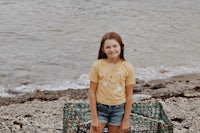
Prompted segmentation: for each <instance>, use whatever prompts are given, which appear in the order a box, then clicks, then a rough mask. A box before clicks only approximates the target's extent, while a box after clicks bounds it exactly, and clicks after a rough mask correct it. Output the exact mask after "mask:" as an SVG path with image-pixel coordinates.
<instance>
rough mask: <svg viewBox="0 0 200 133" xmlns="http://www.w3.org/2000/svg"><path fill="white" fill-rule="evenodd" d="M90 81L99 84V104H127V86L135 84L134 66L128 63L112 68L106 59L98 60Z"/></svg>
mask: <svg viewBox="0 0 200 133" xmlns="http://www.w3.org/2000/svg"><path fill="white" fill-rule="evenodd" d="M89 79H90V81H92V82H94V83H97V84H98V87H97V92H96V98H97V102H100V103H102V104H106V105H118V104H122V103H125V102H126V95H125V86H127V85H133V84H135V74H134V69H133V66H132V65H131V64H130V63H129V62H127V61H123V62H122V63H121V64H120V65H118V66H110V64H108V63H107V62H106V59H99V60H96V61H95V62H94V63H93V65H92V68H91V71H90V74H89Z"/></svg>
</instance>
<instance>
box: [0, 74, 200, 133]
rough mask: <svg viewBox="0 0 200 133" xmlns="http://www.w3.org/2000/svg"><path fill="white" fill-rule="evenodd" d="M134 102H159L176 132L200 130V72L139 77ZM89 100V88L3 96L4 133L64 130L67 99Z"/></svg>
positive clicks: (0, 116)
mask: <svg viewBox="0 0 200 133" xmlns="http://www.w3.org/2000/svg"><path fill="white" fill-rule="evenodd" d="M136 81H137V84H136V85H135V89H134V95H133V102H155V101H159V102H160V103H161V104H162V105H163V107H164V111H165V113H166V114H167V116H168V118H169V119H170V120H171V122H172V123H173V125H174V133H199V132H200V127H199V124H200V108H199V107H200V74H199V73H196V74H194V73H192V74H186V75H177V76H173V77H170V78H167V79H157V80H152V81H148V82H146V81H144V80H142V79H137V80H136ZM76 101H78V102H81V101H88V89H87V88H86V89H78V90H74V89H68V90H62V91H40V90H37V91H35V92H34V93H31V94H24V95H20V96H15V97H7V98H5V97H2V98H0V133H61V132H62V126H63V125H62V123H63V107H64V104H65V103H66V102H76Z"/></svg>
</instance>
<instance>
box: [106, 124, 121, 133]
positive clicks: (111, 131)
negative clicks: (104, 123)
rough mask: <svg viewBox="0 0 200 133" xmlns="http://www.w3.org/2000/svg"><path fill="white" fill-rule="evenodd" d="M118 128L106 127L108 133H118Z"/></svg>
mask: <svg viewBox="0 0 200 133" xmlns="http://www.w3.org/2000/svg"><path fill="white" fill-rule="evenodd" d="M119 128H120V126H112V125H108V133H119Z"/></svg>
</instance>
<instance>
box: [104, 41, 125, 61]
mask: <svg viewBox="0 0 200 133" xmlns="http://www.w3.org/2000/svg"><path fill="white" fill-rule="evenodd" d="M102 51H103V52H104V53H105V54H106V55H107V57H108V58H120V53H121V47H120V44H119V43H118V42H117V41H116V40H114V39H107V40H105V42H104V45H103V47H102Z"/></svg>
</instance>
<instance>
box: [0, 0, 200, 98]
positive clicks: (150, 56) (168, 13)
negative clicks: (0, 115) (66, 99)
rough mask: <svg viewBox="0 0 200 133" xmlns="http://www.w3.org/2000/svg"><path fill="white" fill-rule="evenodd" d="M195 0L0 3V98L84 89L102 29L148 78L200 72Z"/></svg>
mask: <svg viewBox="0 0 200 133" xmlns="http://www.w3.org/2000/svg"><path fill="white" fill-rule="evenodd" d="M199 22H200V1H199V0H123V1H122V0H121V1H120V0H106V1H103V0H102V1H98V0H51V1H50V0H48V1H47V0H34V1H32V0H9V1H8V0H1V1H0V96H12V95H15V94H22V93H29V92H32V91H34V90H35V89H41V90H62V89H68V88H73V89H80V88H88V86H89V80H88V73H89V71H90V67H91V64H92V62H93V61H94V60H96V59H97V55H98V49H99V45H100V40H101V38H102V36H103V35H104V34H105V33H106V32H110V31H115V32H118V33H119V34H120V35H121V36H122V38H123V41H124V43H125V58H126V59H127V60H128V61H129V62H130V63H132V64H133V65H134V68H135V74H136V77H137V78H140V79H144V80H146V81H148V80H152V79H158V78H166V77H169V76H173V75H176V74H185V73H192V72H200V58H199V56H200V52H199V51H200V23H199Z"/></svg>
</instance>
